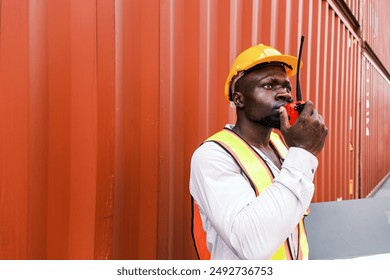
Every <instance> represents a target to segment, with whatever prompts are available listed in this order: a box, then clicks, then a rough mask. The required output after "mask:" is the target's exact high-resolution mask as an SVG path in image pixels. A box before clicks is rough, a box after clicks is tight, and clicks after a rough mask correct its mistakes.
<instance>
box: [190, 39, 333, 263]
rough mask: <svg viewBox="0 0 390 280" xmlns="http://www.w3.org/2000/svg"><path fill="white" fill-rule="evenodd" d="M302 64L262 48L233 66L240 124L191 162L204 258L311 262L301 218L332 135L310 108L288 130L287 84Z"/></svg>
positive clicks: (232, 90) (230, 95)
mask: <svg viewBox="0 0 390 280" xmlns="http://www.w3.org/2000/svg"><path fill="white" fill-rule="evenodd" d="M297 64H298V63H297V58H296V57H293V56H289V55H282V54H281V53H280V52H279V51H277V50H276V49H274V48H272V47H269V46H265V45H262V44H260V45H257V46H253V47H251V48H249V49H247V50H245V51H244V52H242V53H241V54H240V55H239V56H238V57H237V58H236V60H235V61H234V63H233V65H232V67H231V70H230V74H229V76H228V78H227V80H226V84H225V97H226V99H227V100H229V101H230V102H233V103H234V105H235V107H236V112H237V121H236V124H235V125H227V126H226V127H225V128H224V129H223V130H222V131H221V132H218V133H217V134H215V135H213V136H211V137H210V138H209V139H207V140H206V141H205V142H204V143H203V144H202V145H201V146H200V147H199V148H198V149H197V150H196V151H195V152H194V154H193V157H192V161H191V174H190V192H191V195H192V198H193V208H194V209H193V210H194V211H193V236H194V241H195V246H196V249H197V252H198V256H199V258H200V259H230V260H233V259H307V258H308V244H307V240H306V234H305V229H304V224H303V218H304V216H305V215H307V210H308V207H309V204H310V202H311V199H312V196H313V192H314V185H313V177H314V173H315V170H316V168H317V165H318V161H317V159H316V156H317V155H318V154H319V153H320V152H321V150H322V148H323V146H324V143H325V138H326V135H327V128H326V126H325V124H324V122H323V120H322V117H321V116H320V115H319V114H318V112H317V111H316V110H315V109H314V105H313V103H312V102H311V101H306V104H305V107H304V109H303V111H302V112H301V113H300V115H299V118H298V119H297V121H296V122H295V124H293V125H290V124H289V119H288V115H287V112H286V109H285V107H284V105H286V103H288V102H291V101H292V96H291V84H290V81H289V79H288V77H290V76H293V75H295V73H296V70H297V69H296V68H297ZM273 129H279V131H280V132H281V134H282V135H283V138H284V140H282V139H281V138H280V137H279V136H278V135H277V134H276V133H274V132H273ZM284 143H285V144H286V145H287V147H289V148H287V147H286V146H285V144H284Z"/></svg>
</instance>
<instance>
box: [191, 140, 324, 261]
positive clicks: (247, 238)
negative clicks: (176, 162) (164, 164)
mask: <svg viewBox="0 0 390 280" xmlns="http://www.w3.org/2000/svg"><path fill="white" fill-rule="evenodd" d="M257 152H259V153H260V154H261V155H262V157H263V159H264V160H265V161H266V162H267V164H268V165H269V166H270V168H271V170H272V172H273V174H274V175H275V179H274V182H273V184H272V185H271V186H270V187H268V188H267V189H266V190H265V191H264V192H263V193H261V194H260V195H259V196H257V197H256V195H255V192H254V190H253V189H252V187H251V186H250V184H249V181H248V180H247V179H246V178H245V176H244V175H243V174H242V173H241V170H240V167H239V166H238V165H237V164H236V162H235V161H234V159H233V158H232V157H231V155H229V154H228V153H227V152H226V151H224V150H223V149H222V148H221V147H220V146H219V145H217V144H216V143H213V142H207V143H204V144H203V145H201V146H200V147H199V148H198V149H197V150H196V151H195V152H194V154H193V156H192V160H191V174H190V192H191V195H192V197H193V198H194V200H195V202H196V203H197V205H198V207H199V210H200V215H201V218H202V222H203V229H204V230H205V232H206V233H207V246H208V249H209V251H210V252H211V258H212V259H229V260H233V259H258V260H260V259H269V258H270V257H271V256H272V255H273V253H274V252H275V251H276V250H277V249H278V248H279V246H280V245H281V244H283V242H284V241H285V240H286V238H288V237H289V236H291V233H293V232H294V229H295V228H296V225H297V224H298V223H299V221H300V219H301V218H302V216H303V214H304V213H305V211H306V209H307V208H308V206H309V205H310V202H311V199H312V197H313V193H314V184H313V177H314V173H315V170H316V168H317V165H318V161H317V159H316V157H315V156H314V155H312V154H311V153H309V152H307V151H306V150H304V149H301V148H290V149H289V151H288V154H287V156H286V159H285V160H284V162H283V165H282V169H281V170H279V169H278V168H277V167H276V166H275V165H274V164H273V163H272V162H271V161H270V160H269V159H268V158H266V157H265V156H264V154H262V153H261V152H260V151H259V150H257ZM295 243H296V242H295Z"/></svg>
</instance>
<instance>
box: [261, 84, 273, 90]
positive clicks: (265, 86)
mask: <svg viewBox="0 0 390 280" xmlns="http://www.w3.org/2000/svg"><path fill="white" fill-rule="evenodd" d="M263 88H265V89H272V85H271V84H266V85H264V86H263Z"/></svg>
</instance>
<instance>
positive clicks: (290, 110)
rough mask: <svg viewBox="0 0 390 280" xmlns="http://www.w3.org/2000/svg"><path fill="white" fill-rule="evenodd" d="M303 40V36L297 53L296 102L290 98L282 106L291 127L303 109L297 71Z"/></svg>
mask: <svg viewBox="0 0 390 280" xmlns="http://www.w3.org/2000/svg"><path fill="white" fill-rule="evenodd" d="M304 40H305V36H302V37H301V44H300V46H299V53H298V63H297V82H296V85H297V87H296V92H297V93H296V95H297V101H296V102H293V101H294V100H293V99H292V98H291V99H290V100H289V101H288V103H287V104H286V105H285V106H284V107H285V108H286V109H287V114H288V119H289V122H290V125H293V124H294V123H295V122H296V120H297V119H298V117H299V114H300V113H301V112H302V110H303V108H304V107H305V102H304V101H302V93H301V85H300V83H299V69H300V64H301V55H302V47H303V41H304Z"/></svg>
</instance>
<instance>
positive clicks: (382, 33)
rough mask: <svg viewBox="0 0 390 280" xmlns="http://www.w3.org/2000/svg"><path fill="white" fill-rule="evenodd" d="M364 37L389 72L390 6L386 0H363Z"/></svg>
mask: <svg viewBox="0 0 390 280" xmlns="http://www.w3.org/2000/svg"><path fill="white" fill-rule="evenodd" d="M362 11H363V17H362V21H363V22H362V39H363V40H364V41H365V42H367V43H368V45H369V46H370V48H371V49H372V50H373V51H374V53H375V55H376V56H377V57H378V58H379V60H380V61H381V63H382V64H383V65H384V66H385V68H386V69H387V72H389V69H390V44H389V38H390V29H389V26H390V17H389V14H390V6H389V3H388V1H386V0H363V9H362Z"/></svg>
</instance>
